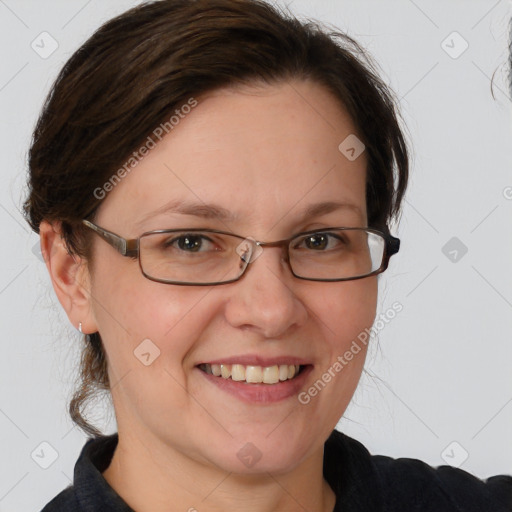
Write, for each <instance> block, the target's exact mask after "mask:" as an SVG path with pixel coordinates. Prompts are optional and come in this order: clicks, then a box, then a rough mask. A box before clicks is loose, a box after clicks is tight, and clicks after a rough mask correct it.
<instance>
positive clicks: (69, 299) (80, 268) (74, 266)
mask: <svg viewBox="0 0 512 512" xmlns="http://www.w3.org/2000/svg"><path fill="white" fill-rule="evenodd" d="M39 236H40V240H41V252H42V254H43V257H44V260H45V262H46V268H47V269H48V273H49V274H50V279H51V280H52V284H53V289H54V290H55V293H56V294H57V298H58V299H59V302H60V303H61V305H62V307H63V308H64V311H65V312H66V314H67V316H68V318H69V321H70V322H71V323H72V324H73V326H74V327H75V328H76V329H78V326H79V324H80V323H81V324H82V332H84V333H86V334H89V333H93V332H96V331H97V330H98V329H97V326H96V321H95V319H94V314H93V311H92V307H91V300H92V299H91V294H90V274H89V269H88V267H87V263H86V262H85V261H83V260H82V259H81V258H80V257H79V256H77V255H75V254H70V252H69V251H68V248H67V246H66V242H65V241H64V238H62V236H61V223H60V222H54V223H51V224H50V223H49V222H47V221H43V222H41V225H40V226H39Z"/></svg>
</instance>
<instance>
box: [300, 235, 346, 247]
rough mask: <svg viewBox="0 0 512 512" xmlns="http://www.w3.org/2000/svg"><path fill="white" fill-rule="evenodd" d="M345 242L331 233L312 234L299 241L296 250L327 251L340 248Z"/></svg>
mask: <svg viewBox="0 0 512 512" xmlns="http://www.w3.org/2000/svg"><path fill="white" fill-rule="evenodd" d="M343 244H345V241H344V240H343V239H342V237H341V236H340V235H338V234H334V233H329V232H320V231H319V232H317V233H310V234H309V235H306V236H304V237H302V238H301V239H299V240H298V243H297V244H296V245H295V246H294V249H302V248H305V249H309V250H311V251H326V250H333V249H336V248H339V247H340V245H343Z"/></svg>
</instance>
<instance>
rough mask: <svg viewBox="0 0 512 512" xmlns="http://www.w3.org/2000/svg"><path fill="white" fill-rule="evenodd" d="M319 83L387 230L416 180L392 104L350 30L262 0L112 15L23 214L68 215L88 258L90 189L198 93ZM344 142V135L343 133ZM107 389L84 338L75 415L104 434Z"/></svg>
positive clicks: (81, 57) (31, 217)
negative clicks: (334, 104)
mask: <svg viewBox="0 0 512 512" xmlns="http://www.w3.org/2000/svg"><path fill="white" fill-rule="evenodd" d="M290 79H311V80H313V81H315V82H316V83H318V84H319V85H322V86H324V87H325V88H326V89H327V90H329V91H330V92H331V93H332V94H333V95H334V97H335V98H337V99H338V100H339V101H340V102H341V103H342V104H343V105H344V107H345V108H346V109H347V111H348V113H349V114H350V115H351V117H352V119H353V121H354V123H355V125H356V128H357V132H358V137H359V138H360V139H361V140H362V141H363V143H364V144H365V145H366V156H367V160H368V167H367V191H366V200H367V210H368V212H367V213H368V225H369V226H370V227H375V228H378V229H381V230H383V231H385V232H388V233H389V223H390V222H391V220H392V219H393V218H396V217H398V216H399V213H400V205H401V201H402V198H403V195H404V193H405V189H406V186H407V179H408V154H407V147H406V143H405V139H404V136H403V134H402V131H401V129H400V125H399V122H398V119H397V111H396V108H395V101H394V99H393V96H392V95H391V93H390V91H389V90H388V88H387V86H386V85H385V84H384V83H383V82H382V80H381V79H380V78H378V76H377V73H376V71H375V68H374V66H373V64H372V63H371V61H370V60H369V59H368V57H367V56H366V54H365V52H364V51H363V50H362V48H361V47H360V46H359V45H358V44H357V43H356V42H355V41H354V40H353V39H351V38H350V37H348V36H347V35H345V34H342V33H339V32H337V31H326V30H325V29H324V28H322V27H321V26H320V25H319V24H318V23H316V22H312V21H308V22H300V21H298V20H297V19H295V18H294V17H293V16H291V15H289V14H288V13H285V12H281V11H279V10H277V9H276V8H275V7H272V6H270V5H268V4H267V3H265V2H264V1H262V0H160V1H155V2H147V3H143V4H141V5H140V6H138V7H136V8H134V9H131V10H129V11H127V12H126V13H124V14H122V15H121V16H119V17H117V18H114V19H112V20H111V21H109V22H107V23H106V24H105V25H103V26H102V27H101V28H99V29H98V30H97V31H96V33H95V34H93V35H92V37H91V38H90V39H89V40H88V41H86V42H85V44H83V46H82V47H81V48H79V49H78V50H77V51H76V52H75V53H74V55H73V56H72V57H71V58H70V59H69V61H68V62H67V63H66V64H65V66H64V68H63V69H62V71H61V72H60V74H59V76H58V77H57V79H56V81H55V83H54V85H53V87H52V89H51V91H50V93H49V95H48V98H47V99H46V102H45V105H44V107H43V110H42V113H41V115H40V117H39V120H38V122H37V125H36V128H35V130H34V134H33V141H32V146H31V148H30V154H29V179H28V187H29V195H28V198H27V199H26V202H25V204H24V211H25V217H26V219H27V221H28V223H29V224H30V226H31V227H32V229H33V230H34V231H35V232H39V225H40V223H41V221H43V220H46V221H49V222H53V221H59V222H61V229H62V234H63V237H64V239H65V241H66V244H67V246H68V248H69V250H70V252H72V253H75V254H78V255H79V256H81V257H83V258H84V259H85V260H88V261H90V234H89V233H86V232H85V231H84V228H83V227H82V226H81V220H82V219H84V218H90V219H92V218H93V217H94V213H95V211H96V210H97V208H98V207H99V205H100V204H101V199H98V197H97V196H96V195H95V194H94V193H93V191H94V190H97V189H98V187H102V186H103V185H104V184H105V183H106V182H107V181H108V180H109V179H111V178H112V175H113V173H114V172H115V171H116V170H117V169H119V168H120V167H122V166H123V163H124V162H126V161H127V160H128V159H129V158H130V155H131V154H132V153H133V151H134V150H136V149H137V148H140V147H141V145H142V144H143V142H144V141H145V140H146V139H147V137H148V136H149V135H150V134H151V133H152V132H153V131H154V130H155V128H156V127H157V126H159V125H160V124H161V123H162V122H164V121H165V120H168V119H169V117H170V115H172V113H173V112H174V111H175V109H177V108H179V107H180V106H181V105H183V104H185V103H187V101H188V100H189V99H190V97H192V96H195V97H199V96H200V95H201V94H202V93H206V92H210V91H213V90H215V89H218V88H222V87H228V86H236V85H246V84H249V85H250V84H254V83H268V84H274V83H276V82H282V81H286V80H290ZM340 142H341V141H340ZM101 389H103V390H108V389H109V382H108V374H107V361H106V355H105V353H104V349H103V345H102V341H101V338H100V335H99V333H94V334H92V335H89V336H85V338H84V347H83V352H82V360H81V364H80V384H79V388H78V390H77V391H75V394H74V396H73V399H72V401H71V403H70V407H69V411H70V414H71V417H72V419H73V421H74V422H75V423H76V424H77V425H78V426H79V427H80V428H82V429H83V430H84V431H85V432H87V433H89V434H91V435H99V434H100V432H99V430H98V429H96V428H95V427H94V426H92V425H91V424H89V423H88V422H87V421H86V419H85V418H84V416H83V415H82V412H83V410H84V408H85V405H86V404H87V402H88V400H89V399H90V398H91V397H93V396H94V395H95V394H96V392H97V391H98V390H101Z"/></svg>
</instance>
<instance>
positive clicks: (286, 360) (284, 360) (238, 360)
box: [198, 354, 311, 367]
mask: <svg viewBox="0 0 512 512" xmlns="http://www.w3.org/2000/svg"><path fill="white" fill-rule="evenodd" d="M199 364H241V365H244V366H262V367H267V366H276V365H277V366H279V365H282V364H288V365H297V366H303V365H307V364H311V363H310V362H309V361H307V360H306V359H303V358H301V357H296V356H286V355H283V356H275V357H263V356H258V355H249V354H247V355H240V356H231V357H223V358H219V359H215V360H210V361H203V362H202V363H199ZM198 366H199V365H198Z"/></svg>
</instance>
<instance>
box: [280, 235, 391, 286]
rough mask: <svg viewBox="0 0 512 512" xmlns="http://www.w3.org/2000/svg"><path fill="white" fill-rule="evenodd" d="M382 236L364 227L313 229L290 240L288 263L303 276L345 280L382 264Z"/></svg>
mask: <svg viewBox="0 0 512 512" xmlns="http://www.w3.org/2000/svg"><path fill="white" fill-rule="evenodd" d="M385 246H386V243H385V239H384V238H383V237H382V236H381V235H378V234H376V233H373V232H371V231H367V230H365V229H355V228H354V229H350V228H348V229H332V230H327V231H316V232H314V233H309V234H307V235H301V236H299V237H296V238H294V239H293V240H292V241H291V243H290V265H291V266H292V269H293V272H294V273H295V275H297V276H299V277H304V278H307V279H327V280H330V279H332V280H336V279H348V278H354V277H361V276H366V275H368V274H371V273H372V272H374V271H376V270H378V269H379V268H380V267H381V265H382V260H383V257H384V252H385Z"/></svg>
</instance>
